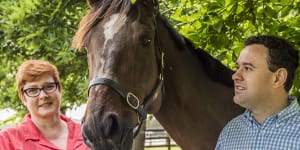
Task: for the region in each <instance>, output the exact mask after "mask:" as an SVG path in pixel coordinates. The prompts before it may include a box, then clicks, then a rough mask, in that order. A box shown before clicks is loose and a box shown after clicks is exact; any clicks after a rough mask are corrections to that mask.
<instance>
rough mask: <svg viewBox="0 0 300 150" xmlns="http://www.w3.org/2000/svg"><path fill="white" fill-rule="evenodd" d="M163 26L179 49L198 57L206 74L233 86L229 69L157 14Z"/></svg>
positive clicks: (231, 72)
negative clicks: (186, 50) (188, 51)
mask: <svg viewBox="0 0 300 150" xmlns="http://www.w3.org/2000/svg"><path fill="white" fill-rule="evenodd" d="M158 18H159V19H160V20H161V21H162V22H163V24H164V25H165V27H166V28H167V29H168V31H169V33H170V34H171V36H172V37H173V39H174V40H175V43H176V44H177V46H178V47H179V48H180V49H183V50H184V49H188V50H190V51H191V52H192V53H193V54H195V55H196V56H197V57H198V60H199V61H200V62H201V63H202V64H203V67H204V69H205V71H206V73H207V75H208V76H209V77H210V78H211V79H212V80H214V81H217V82H221V83H223V84H224V85H226V86H228V87H233V81H232V79H231V76H232V74H233V73H234V72H233V71H232V70H231V69H229V68H228V67H226V66H225V65H223V64H222V63H221V62H220V61H218V60H217V59H215V58H213V57H212V56H210V55H209V54H208V53H207V52H205V51H204V50H203V49H200V48H195V46H194V45H193V44H192V42H191V41H190V40H189V39H187V38H186V37H184V36H182V35H181V34H179V33H178V31H177V30H175V29H174V28H173V26H172V25H171V24H170V23H169V21H168V20H167V19H166V18H165V17H163V16H162V15H159V17H158Z"/></svg>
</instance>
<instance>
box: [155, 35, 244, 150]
mask: <svg viewBox="0 0 300 150" xmlns="http://www.w3.org/2000/svg"><path fill="white" fill-rule="evenodd" d="M162 36H164V37H161V39H164V43H171V44H169V45H167V44H162V47H163V48H164V49H163V50H164V51H165V64H166V65H165V77H164V79H165V82H164V84H165V95H164V98H163V102H162V106H161V108H160V110H159V112H158V113H156V114H154V115H155V117H156V118H157V119H158V121H159V122H160V123H161V124H162V126H163V127H164V128H165V129H166V130H167V131H168V133H169V134H170V135H171V136H172V138H173V139H174V140H175V141H176V142H177V143H178V144H179V145H181V146H182V148H184V149H191V150H193V149H202V148H203V149H213V147H214V146H215V144H216V140H217V137H218V135H219V132H220V130H221V129H222V128H223V126H224V125H225V124H226V123H227V121H229V120H230V119H231V118H232V117H233V116H235V115H237V114H238V112H239V111H234V106H233V102H232V97H233V89H232V88H229V87H226V86H225V85H223V84H221V83H217V82H215V81H212V80H211V79H209V77H208V76H207V74H206V73H205V69H204V67H203V65H202V64H200V61H199V60H198V58H197V57H196V56H194V55H193V54H192V53H191V52H190V51H188V50H178V49H177V47H176V44H175V43H174V41H172V39H171V38H170V37H169V35H168V34H166V33H165V34H164V35H162ZM199 141H202V142H199Z"/></svg>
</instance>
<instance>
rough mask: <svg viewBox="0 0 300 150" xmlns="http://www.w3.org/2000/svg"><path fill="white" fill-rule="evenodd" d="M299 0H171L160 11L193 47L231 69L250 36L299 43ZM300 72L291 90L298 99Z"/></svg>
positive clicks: (162, 5) (298, 44) (299, 93)
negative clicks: (276, 37)
mask: <svg viewBox="0 0 300 150" xmlns="http://www.w3.org/2000/svg"><path fill="white" fill-rule="evenodd" d="M299 6H300V0H267V1H258V0H247V1H237V0H202V1H196V0H172V1H162V2H161V9H162V11H161V12H162V13H164V14H165V15H166V16H168V17H169V18H170V22H171V23H172V24H173V25H174V27H175V28H177V29H178V30H179V32H180V33H181V34H183V35H184V36H186V37H187V38H188V39H190V40H191V41H192V42H193V43H194V45H195V46H197V47H200V48H202V49H204V50H205V51H207V52H209V53H210V54H212V55H213V56H214V57H215V58H217V59H219V60H221V61H222V62H223V63H224V64H225V65H227V66H229V67H231V68H233V69H234V64H235V62H236V59H237V56H238V54H239V52H240V51H241V50H242V48H243V41H244V40H245V38H247V37H248V36H251V35H260V34H269V35H278V36H282V37H284V38H286V39H288V40H289V41H291V42H292V43H293V44H294V45H295V46H296V47H297V49H299V46H300V41H299V40H298V39H300V28H299V23H300V15H299V11H300V7H299ZM299 74H300V71H298V72H297V76H296V78H295V82H294V87H293V89H292V90H291V93H292V94H293V95H295V96H297V97H298V99H299V98H300V91H299V87H300V78H299V77H300V76H299Z"/></svg>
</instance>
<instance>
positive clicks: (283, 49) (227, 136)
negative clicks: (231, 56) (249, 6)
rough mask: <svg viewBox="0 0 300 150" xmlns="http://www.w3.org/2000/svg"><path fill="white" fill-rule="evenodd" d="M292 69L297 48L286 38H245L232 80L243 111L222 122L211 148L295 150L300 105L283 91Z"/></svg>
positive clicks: (298, 142)
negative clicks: (222, 124) (214, 144)
mask: <svg viewBox="0 0 300 150" xmlns="http://www.w3.org/2000/svg"><path fill="white" fill-rule="evenodd" d="M297 67H298V51H297V50H295V49H294V47H293V45H291V44H290V43H289V42H288V41H286V40H285V39H282V38H279V37H275V36H265V35H263V36H254V37H249V38H248V39H247V40H246V41H245V48H244V49H243V50H242V51H241V53H240V56H239V58H238V60H237V71H236V72H235V73H234V74H233V75H232V79H233V80H234V84H235V95H234V97H233V100H234V102H235V103H236V104H238V105H240V106H242V107H244V108H246V111H245V112H244V113H243V114H241V115H239V116H237V117H236V118H234V119H233V120H231V121H230V122H229V123H228V124H227V125H226V126H225V128H224V129H223V130H222V132H221V134H220V137H219V139H218V143H217V145H216V150H246V149H247V150H249V149H250V150H252V149H257V150H266V149H267V150H279V149H280V150H283V149H291V150H294V149H300V108H299V105H298V102H297V99H296V98H295V97H292V96H289V95H288V92H289V90H290V89H291V87H292V83H293V78H294V75H295V70H296V68H297Z"/></svg>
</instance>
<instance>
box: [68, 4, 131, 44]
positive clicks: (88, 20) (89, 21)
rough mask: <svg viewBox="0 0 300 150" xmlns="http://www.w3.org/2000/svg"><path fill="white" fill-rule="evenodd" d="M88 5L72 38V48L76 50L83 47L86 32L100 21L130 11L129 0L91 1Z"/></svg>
mask: <svg viewBox="0 0 300 150" xmlns="http://www.w3.org/2000/svg"><path fill="white" fill-rule="evenodd" d="M89 5H90V10H89V12H88V13H87V14H86V15H85V16H84V17H83V18H82V20H81V21H80V23H79V27H78V30H77V32H76V34H75V36H74V37H73V42H72V47H74V48H75V49H77V50H80V49H81V48H83V47H84V45H85V42H86V41H85V39H86V36H87V34H88V32H89V31H90V30H91V28H93V27H94V26H95V25H96V24H97V23H99V22H100V21H101V20H103V19H104V18H106V17H109V16H111V15H112V14H114V13H117V12H120V13H122V14H126V13H127V12H128V11H129V10H130V6H131V0H100V1H95V0H92V1H89Z"/></svg>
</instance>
